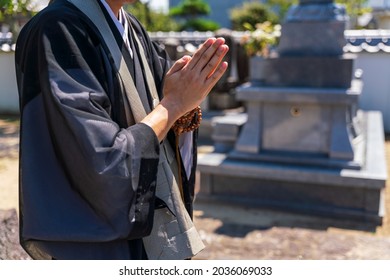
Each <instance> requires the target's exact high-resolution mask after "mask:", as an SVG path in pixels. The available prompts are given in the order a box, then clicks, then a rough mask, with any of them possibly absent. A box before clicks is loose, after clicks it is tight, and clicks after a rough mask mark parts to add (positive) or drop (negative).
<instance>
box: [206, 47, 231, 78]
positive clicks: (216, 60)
mask: <svg viewBox="0 0 390 280" xmlns="http://www.w3.org/2000/svg"><path fill="white" fill-rule="evenodd" d="M228 51H229V47H228V46H227V45H222V46H220V47H219V48H218V50H217V51H216V52H215V54H214V56H213V57H212V59H211V60H210V61H209V63H207V65H206V67H204V69H203V70H202V73H201V75H204V74H207V77H206V79H209V78H210V77H211V75H213V74H214V72H215V70H216V69H217V67H218V65H219V64H220V63H221V61H222V59H223V58H224V57H225V55H226V54H227V52H228Z"/></svg>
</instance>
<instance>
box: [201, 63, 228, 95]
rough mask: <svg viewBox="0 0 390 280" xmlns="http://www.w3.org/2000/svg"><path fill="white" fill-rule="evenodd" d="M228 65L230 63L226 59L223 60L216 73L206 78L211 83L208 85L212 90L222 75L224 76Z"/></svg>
mask: <svg viewBox="0 0 390 280" xmlns="http://www.w3.org/2000/svg"><path fill="white" fill-rule="evenodd" d="M228 66H229V64H228V63H227V62H226V61H224V62H222V63H221V64H220V65H219V66H218V67H217V69H216V70H215V72H214V74H212V75H211V76H210V78H208V79H207V80H206V82H207V83H209V87H208V90H209V91H211V90H212V88H213V87H214V86H215V85H216V83H217V82H218V81H219V80H220V79H221V78H222V76H223V74H225V72H226V70H227V68H228Z"/></svg>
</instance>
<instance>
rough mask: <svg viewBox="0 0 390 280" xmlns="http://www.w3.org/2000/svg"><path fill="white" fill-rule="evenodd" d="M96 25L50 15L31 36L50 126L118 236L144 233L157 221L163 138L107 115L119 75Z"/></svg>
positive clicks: (78, 181)
mask: <svg viewBox="0 0 390 280" xmlns="http://www.w3.org/2000/svg"><path fill="white" fill-rule="evenodd" d="M91 28H92V27H90V26H88V25H86V24H85V23H84V22H82V20H81V19H78V18H77V17H74V16H73V17H71V16H70V17H69V16H62V17H60V18H58V17H51V18H50V17H48V18H47V19H46V20H45V22H44V24H41V25H40V29H39V32H37V33H38V35H37V36H36V38H34V39H36V44H37V46H36V48H37V49H36V50H37V55H38V57H39V67H38V69H37V71H39V73H40V78H39V79H40V81H39V82H40V84H41V90H42V95H43V102H44V110H45V114H46V119H47V120H48V123H47V126H48V130H49V132H50V137H51V139H52V143H53V145H54V151H55V154H56V157H57V158H58V159H59V161H60V162H61V165H62V166H63V169H64V171H65V173H66V175H67V178H68V180H69V181H70V183H71V186H72V188H73V191H76V192H77V193H79V195H80V196H81V197H82V199H83V200H84V202H85V203H86V204H88V205H89V207H90V208H92V209H93V211H94V212H95V213H96V215H98V216H99V217H100V219H102V220H104V221H105V222H106V223H107V224H108V225H110V227H112V228H113V230H115V231H116V232H117V236H118V238H127V239H136V238H141V237H144V236H146V235H148V234H149V233H150V230H151V227H152V224H153V211H154V200H155V186H156V177H157V168H158V162H159V142H158V139H157V137H156V135H155V134H154V132H153V130H152V129H151V128H150V127H149V126H147V125H144V124H136V125H133V126H130V127H128V128H121V127H119V126H118V124H117V123H116V122H114V121H113V120H112V118H111V117H110V116H111V110H112V106H111V103H110V99H109V97H108V93H107V92H106V91H107V87H106V86H105V83H106V82H107V81H106V80H107V79H118V77H117V76H115V75H116V73H108V72H107V67H106V65H104V64H105V62H104V61H107V60H109V58H108V59H105V58H104V57H105V55H106V54H105V52H104V50H103V47H102V46H101V42H99V39H98V38H96V37H97V36H96V34H95V33H94V32H92V31H91ZM112 76H113V77H112Z"/></svg>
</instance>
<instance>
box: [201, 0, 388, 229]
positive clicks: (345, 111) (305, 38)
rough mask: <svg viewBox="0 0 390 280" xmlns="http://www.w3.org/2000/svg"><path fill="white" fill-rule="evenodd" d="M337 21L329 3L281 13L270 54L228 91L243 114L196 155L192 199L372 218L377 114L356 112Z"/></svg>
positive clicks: (378, 161) (380, 159)
mask: <svg viewBox="0 0 390 280" xmlns="http://www.w3.org/2000/svg"><path fill="white" fill-rule="evenodd" d="M347 20H348V17H347V16H346V12H345V9H344V7H342V6H339V5H336V4H334V3H333V1H332V0H301V1H300V3H299V5H296V6H293V7H292V8H291V9H290V10H289V13H288V15H287V19H286V21H285V23H284V24H283V26H282V36H281V39H280V44H279V46H278V49H277V52H276V55H274V56H273V57H269V58H261V57H258V58H253V59H252V60H251V68H250V69H251V74H250V83H248V84H246V85H244V86H241V87H239V88H238V90H237V92H238V93H237V98H238V99H239V100H240V101H242V102H243V103H244V104H245V106H246V109H247V113H246V115H243V116H241V117H240V118H238V119H237V121H235V120H232V119H231V117H230V119H225V120H224V119H223V118H221V120H220V121H219V122H217V123H216V125H215V127H214V133H213V134H214V137H213V138H214V139H215V140H216V141H215V147H216V149H215V151H214V152H213V153H209V154H206V155H204V156H202V157H200V159H199V164H198V167H199V171H200V177H201V191H200V193H199V199H207V200H211V201H212V200H223V201H228V202H234V203H243V204H245V205H252V206H268V207H275V208H278V209H284V210H291V211H299V212H304V213H309V214H314V215H322V216H327V217H337V218H342V219H356V220H358V221H360V222H367V223H373V224H380V223H381V222H382V217H383V215H384V188H385V181H386V178H387V172H386V161H385V154H384V153H385V150H384V132H383V124H382V115H381V114H380V113H379V112H364V111H361V110H358V98H359V95H360V94H361V91H362V86H363V85H362V82H361V81H360V80H359V79H358V77H357V75H355V73H353V71H352V69H353V63H354V57H353V56H350V55H346V54H344V52H343V47H344V45H345V43H346V41H345V38H344V31H345V27H346V24H347ZM227 143H228V144H227ZM229 143H230V144H229ZM221 146H222V147H223V149H219V147H221Z"/></svg>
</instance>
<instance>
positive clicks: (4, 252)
mask: <svg viewBox="0 0 390 280" xmlns="http://www.w3.org/2000/svg"><path fill="white" fill-rule="evenodd" d="M18 141H19V120H18V118H17V117H9V116H0V259H10V260H18V259H28V256H27V255H26V254H25V253H24V251H23V250H22V249H21V248H20V246H19V244H18V219H17V215H18V213H17V207H18V193H17V189H18V144H19V143H18ZM385 146H386V158H387V162H388V163H390V136H387V137H386V145H385ZM211 149H212V147H210V146H206V145H204V146H203V145H201V146H200V149H199V153H200V156H201V155H202V153H204V152H207V151H210V150H211ZM389 165H390V164H389ZM388 170H389V174H390V168H388ZM198 182H199V180H198ZM198 188H199V186H198ZM386 193H387V195H386V196H385V197H386V215H385V217H384V220H383V224H382V225H381V226H378V227H376V228H374V229H372V228H369V227H366V226H365V225H362V224H358V223H354V222H352V221H342V220H334V219H329V218H319V217H313V216H308V215H301V214H293V213H286V212H280V211H275V210H270V209H253V208H245V207H238V206H233V205H227V204H210V203H205V202H202V201H195V217H194V220H195V224H196V226H197V228H198V229H199V232H200V234H201V236H202V238H203V240H204V242H205V244H206V249H205V250H203V251H202V252H201V253H200V254H199V255H198V256H196V258H195V259H214V260H215V259H268V260H286V259H287V260H296V259H305V260H347V259H352V260H389V259H390V180H389V181H388V182H387V188H386Z"/></svg>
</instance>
